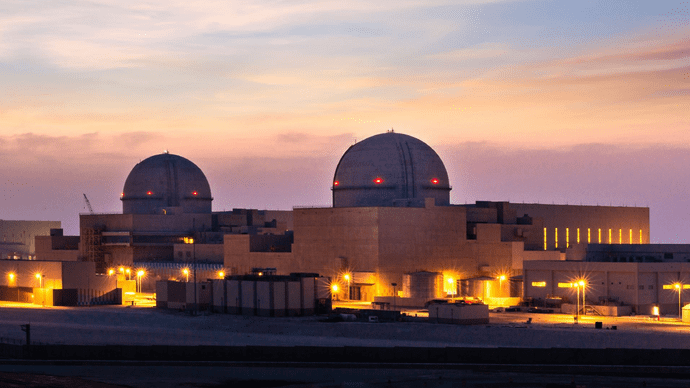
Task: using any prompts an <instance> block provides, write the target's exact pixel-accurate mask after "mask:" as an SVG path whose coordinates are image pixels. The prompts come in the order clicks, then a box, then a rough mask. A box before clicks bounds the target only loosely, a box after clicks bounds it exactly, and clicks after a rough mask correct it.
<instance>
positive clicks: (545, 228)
mask: <svg viewBox="0 0 690 388" xmlns="http://www.w3.org/2000/svg"><path fill="white" fill-rule="evenodd" d="M640 236H641V235H640ZM544 250H546V228H544Z"/></svg>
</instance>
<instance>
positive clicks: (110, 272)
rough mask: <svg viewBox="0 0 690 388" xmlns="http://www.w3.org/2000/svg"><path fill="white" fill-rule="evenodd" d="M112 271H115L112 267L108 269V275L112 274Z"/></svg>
mask: <svg viewBox="0 0 690 388" xmlns="http://www.w3.org/2000/svg"><path fill="white" fill-rule="evenodd" d="M114 273H115V270H114V269H112V268H110V269H108V276H113V274H114Z"/></svg>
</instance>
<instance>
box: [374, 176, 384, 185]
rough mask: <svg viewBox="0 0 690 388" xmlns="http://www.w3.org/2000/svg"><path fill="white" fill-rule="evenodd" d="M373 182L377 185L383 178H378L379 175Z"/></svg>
mask: <svg viewBox="0 0 690 388" xmlns="http://www.w3.org/2000/svg"><path fill="white" fill-rule="evenodd" d="M374 183H376V184H377V185H380V184H381V183H383V178H380V177H379V178H374Z"/></svg>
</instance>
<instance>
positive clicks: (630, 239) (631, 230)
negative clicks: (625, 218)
mask: <svg viewBox="0 0 690 388" xmlns="http://www.w3.org/2000/svg"><path fill="white" fill-rule="evenodd" d="M632 243H633V242H632V229H630V244H632Z"/></svg>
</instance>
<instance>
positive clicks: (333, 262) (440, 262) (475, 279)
mask: <svg viewBox="0 0 690 388" xmlns="http://www.w3.org/2000/svg"><path fill="white" fill-rule="evenodd" d="M331 190H332V192H333V207H328V208H295V209H294V210H293V224H294V233H293V239H294V242H293V244H292V247H291V248H292V249H291V250H290V251H289V252H288V251H280V252H270V251H266V250H257V249H252V248H251V246H252V244H251V242H252V240H253V239H256V238H255V237H253V236H225V247H224V250H225V266H226V267H227V268H232V269H234V270H235V272H238V273H244V272H247V271H248V270H249V269H250V268H252V267H274V268H277V269H278V272H279V273H289V272H295V271H313V272H318V273H321V274H324V275H327V276H332V277H333V278H334V280H335V281H336V282H338V283H339V284H340V285H341V286H342V287H340V290H343V291H342V292H343V294H342V295H340V297H343V298H354V299H362V300H378V301H389V302H390V299H391V298H393V297H394V296H395V297H396V298H402V299H398V303H401V304H405V303H406V301H405V299H406V298H411V299H410V300H409V301H408V302H409V303H411V304H418V300H416V299H418V298H419V299H430V298H435V297H439V296H446V295H456V296H457V295H463V294H464V295H467V296H476V297H482V298H484V299H489V298H506V297H511V296H512V297H519V296H521V294H522V289H523V287H522V283H521V282H522V277H521V275H522V273H523V267H524V263H525V262H528V261H534V260H538V261H564V260H583V259H584V258H585V255H586V251H587V249H586V247H587V244H589V243H602V242H603V243H609V244H614V243H621V242H625V243H629V244H630V243H632V244H648V243H649V209H648V208H638V207H613V206H576V205H542V204H514V203H508V202H488V201H478V202H476V203H475V204H472V205H453V204H451V203H450V191H451V190H452V187H451V185H450V182H449V181H448V174H447V172H446V169H445V166H444V164H443V162H442V160H441V159H440V157H439V156H438V155H437V154H436V152H435V151H434V150H433V149H432V148H431V147H429V146H428V145H426V144H425V143H423V142H421V141H420V140H418V139H415V138H413V137H411V136H407V135H403V134H400V133H395V132H392V131H390V132H387V133H383V134H379V135H376V136H373V137H370V138H368V139H365V140H363V141H361V142H358V143H356V144H354V145H352V146H351V147H350V148H349V149H348V150H347V151H346V152H345V153H344V155H343V156H342V158H341V159H340V162H339V163H338V166H337V168H336V171H335V173H334V178H333V182H332V186H331ZM624 238H625V239H624ZM243 239H244V240H247V241H242V240H243ZM248 248H249V249H248ZM424 272H431V273H438V274H441V279H442V281H436V280H434V281H433V284H435V285H436V286H435V287H433V288H431V289H430V288H429V287H428V283H425V281H424V280H423V279H416V277H417V276H418V275H416V274H422V273H424ZM419 276H422V277H423V276H425V275H419ZM403 283H406V284H408V287H407V288H403ZM516 283H517V284H516ZM410 284H413V285H414V284H418V285H420V287H423V288H424V289H425V290H428V291H426V295H417V294H419V293H418V292H416V293H415V292H414V291H407V290H414V288H415V287H414V286H410ZM408 292H409V294H408ZM412 293H415V296H413V295H412ZM412 299H415V300H412Z"/></svg>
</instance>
